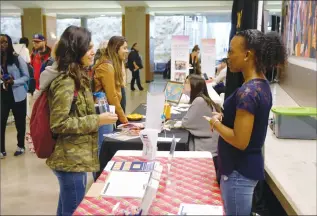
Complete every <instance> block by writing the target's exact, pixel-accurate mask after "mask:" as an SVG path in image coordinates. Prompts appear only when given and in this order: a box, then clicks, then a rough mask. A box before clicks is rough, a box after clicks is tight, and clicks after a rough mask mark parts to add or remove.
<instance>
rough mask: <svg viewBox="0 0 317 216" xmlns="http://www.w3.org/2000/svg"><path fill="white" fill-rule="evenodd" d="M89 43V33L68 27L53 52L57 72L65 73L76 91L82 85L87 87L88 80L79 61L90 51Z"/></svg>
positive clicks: (81, 28)
mask: <svg viewBox="0 0 317 216" xmlns="http://www.w3.org/2000/svg"><path fill="white" fill-rule="evenodd" d="M90 42H91V33H90V32H89V31H88V30H87V29H86V28H83V27H77V26H69V27H68V28H67V29H66V30H65V31H64V32H63V34H62V36H61V38H60V40H59V41H58V43H57V47H56V50H55V57H56V61H57V70H58V71H59V72H66V73H67V74H68V75H69V76H70V77H71V78H72V79H74V81H75V87H76V89H77V90H79V89H80V88H81V87H82V85H83V84H86V85H89V78H88V75H87V73H86V71H85V68H84V65H83V64H82V62H81V59H82V58H83V57H84V56H85V54H86V53H87V51H88V50H89V49H90ZM53 52H54V51H53Z"/></svg>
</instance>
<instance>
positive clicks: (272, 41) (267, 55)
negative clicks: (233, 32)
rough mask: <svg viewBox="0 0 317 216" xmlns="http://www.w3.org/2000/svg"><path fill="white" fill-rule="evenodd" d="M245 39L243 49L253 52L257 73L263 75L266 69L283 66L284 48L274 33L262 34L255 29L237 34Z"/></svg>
mask: <svg viewBox="0 0 317 216" xmlns="http://www.w3.org/2000/svg"><path fill="white" fill-rule="evenodd" d="M237 36H242V37H244V38H245V46H246V47H245V48H246V49H249V50H253V51H254V52H255V62H254V63H255V67H256V70H257V72H258V73H265V72H266V68H269V67H275V66H282V67H283V66H284V64H285V63H286V58H287V55H286V48H285V46H284V44H283V42H282V39H281V37H280V36H279V35H278V34H277V33H276V32H269V33H267V34H263V32H260V31H258V30H256V29H248V30H245V31H241V32H238V33H237Z"/></svg>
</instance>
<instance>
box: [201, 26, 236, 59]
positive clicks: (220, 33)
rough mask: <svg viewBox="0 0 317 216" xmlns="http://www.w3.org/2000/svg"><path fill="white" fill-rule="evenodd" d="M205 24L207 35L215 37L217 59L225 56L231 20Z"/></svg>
mask: <svg viewBox="0 0 317 216" xmlns="http://www.w3.org/2000/svg"><path fill="white" fill-rule="evenodd" d="M207 25H208V31H207V37H208V38H215V39H216V56H217V57H216V58H217V60H220V59H222V58H225V57H226V56H227V53H228V49H229V37H230V31H231V22H214V23H208V24H207Z"/></svg>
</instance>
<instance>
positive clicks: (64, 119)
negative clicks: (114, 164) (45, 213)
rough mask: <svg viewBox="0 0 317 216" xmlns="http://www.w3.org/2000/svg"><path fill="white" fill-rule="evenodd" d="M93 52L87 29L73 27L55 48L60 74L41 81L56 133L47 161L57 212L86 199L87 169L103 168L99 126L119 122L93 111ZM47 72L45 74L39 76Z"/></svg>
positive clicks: (65, 212) (67, 211)
mask: <svg viewBox="0 0 317 216" xmlns="http://www.w3.org/2000/svg"><path fill="white" fill-rule="evenodd" d="M74 41H77V42H78V43H74ZM79 41H80V43H79ZM94 54H95V53H94V50H93V43H92V40H91V33H90V32H89V31H88V29H86V28H83V27H77V26H69V27H68V28H66V30H65V31H64V32H63V34H62V36H61V38H60V40H59V42H58V44H57V47H56V51H55V57H56V63H57V66H56V68H55V70H56V71H58V72H59V74H60V75H59V76H57V77H56V76H46V77H47V80H45V82H42V84H43V85H44V83H45V84H46V85H47V86H46V87H47V88H48V93H47V95H48V96H47V99H48V103H49V113H50V128H51V131H52V133H53V134H54V135H56V137H57V138H56V145H55V148H54V151H53V153H52V154H51V156H50V157H49V158H48V159H47V160H46V164H47V165H48V166H49V167H50V168H51V169H52V171H53V173H54V174H55V175H56V177H57V180H58V183H59V189H60V191H59V200H58V207H57V213H56V214H57V215H67V216H68V215H72V214H73V213H74V211H75V209H76V208H77V206H78V205H79V204H80V202H81V201H82V199H83V198H84V196H85V192H86V183H87V172H96V171H99V169H100V164H99V161H98V155H97V149H98V146H97V145H98V144H97V139H98V133H97V132H98V128H99V126H101V125H104V124H113V123H115V122H116V121H117V120H118V117H117V115H116V114H111V113H102V114H100V115H97V114H96V112H95V107H94V101H93V97H92V95H91V90H90V82H89V81H90V80H89V78H88V75H87V73H86V71H85V68H86V67H88V66H89V65H91V64H92V63H93V60H94ZM45 75H46V73H42V74H41V78H43V76H45ZM41 78H40V79H41ZM41 80H43V79H41ZM42 84H41V85H42ZM46 87H45V86H43V89H46ZM76 91H77V96H75V92H76ZM75 98H76V99H75ZM74 101H75V103H74Z"/></svg>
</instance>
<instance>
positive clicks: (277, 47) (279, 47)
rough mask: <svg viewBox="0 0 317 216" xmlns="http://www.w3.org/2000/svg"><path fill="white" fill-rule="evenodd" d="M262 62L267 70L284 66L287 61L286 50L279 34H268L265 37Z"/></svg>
mask: <svg viewBox="0 0 317 216" xmlns="http://www.w3.org/2000/svg"><path fill="white" fill-rule="evenodd" d="M264 37H265V43H264V48H263V50H264V51H263V56H262V61H263V64H264V65H265V66H266V68H268V67H269V68H271V67H276V66H284V65H285V63H286V59H287V54H286V49H285V46H284V43H283V41H282V38H281V37H280V35H278V33H277V32H274V31H273V32H268V33H266V34H265V35H264Z"/></svg>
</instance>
